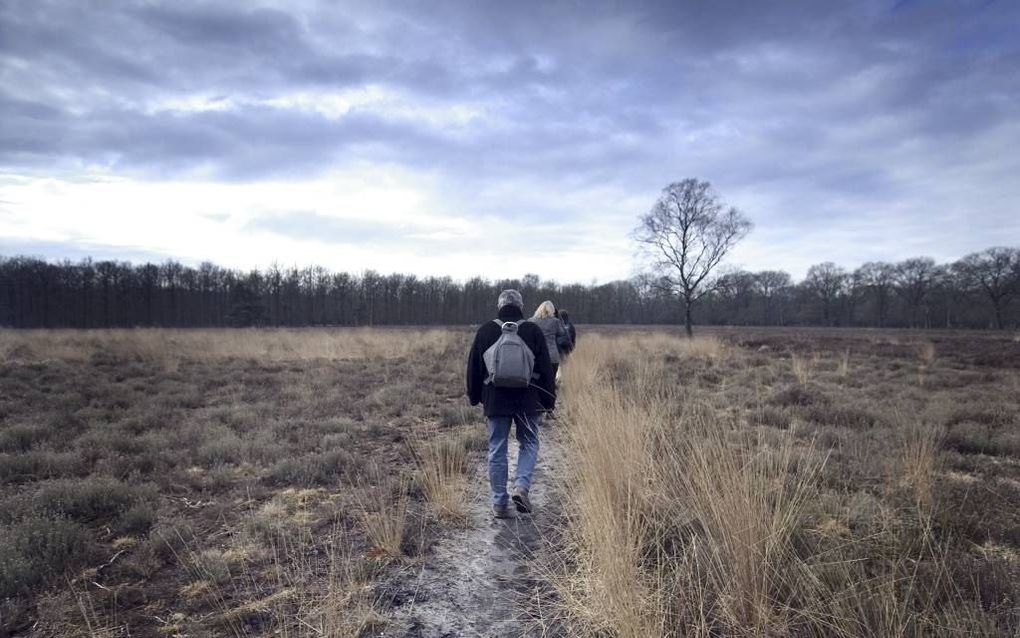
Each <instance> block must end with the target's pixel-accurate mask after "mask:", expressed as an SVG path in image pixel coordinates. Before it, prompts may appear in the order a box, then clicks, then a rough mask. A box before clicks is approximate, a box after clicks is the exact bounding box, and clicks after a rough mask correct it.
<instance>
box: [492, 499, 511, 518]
mask: <svg viewBox="0 0 1020 638" xmlns="http://www.w3.org/2000/svg"><path fill="white" fill-rule="evenodd" d="M492 517H493V518H513V517H514V513H513V510H511V509H510V504H509V503H504V504H502V505H493V506H492Z"/></svg>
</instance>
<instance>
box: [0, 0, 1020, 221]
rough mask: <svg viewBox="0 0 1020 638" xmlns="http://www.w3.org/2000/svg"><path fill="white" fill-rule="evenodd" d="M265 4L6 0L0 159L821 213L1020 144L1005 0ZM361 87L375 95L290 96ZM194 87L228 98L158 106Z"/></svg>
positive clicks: (42, 167)
mask: <svg viewBox="0 0 1020 638" xmlns="http://www.w3.org/2000/svg"><path fill="white" fill-rule="evenodd" d="M271 4H272V3H260V4H259V6H256V4H255V3H239V4H235V5H232V6H229V7H228V6H227V5H224V4H220V3H206V2H198V1H191V0H186V1H181V2H173V3H169V2H166V3H158V2H142V1H139V2H121V3H91V2H73V1H70V0H67V1H57V0H37V1H33V2H10V3H4V4H3V5H0V119H2V122H3V124H2V128H0V170H3V171H7V172H12V173H52V172H54V171H58V170H63V171H69V172H73V171H74V170H77V169H78V168H79V167H81V166H83V165H99V166H104V167H107V168H109V169H111V170H113V171H115V172H117V173H119V174H125V175H131V176H135V177H140V178H143V179H164V178H172V177H179V176H194V175H201V176H203V178H206V179H217V180H241V181H243V180H257V179H262V178H265V177H267V176H283V177H293V176H308V175H314V174H318V173H322V172H325V171H328V170H333V169H336V168H337V167H338V166H341V167H342V166H343V165H344V164H345V163H347V162H351V161H358V162H383V163H389V164H397V165H401V166H403V167H406V168H409V169H412V170H420V171H430V172H438V173H439V174H440V175H441V176H442V179H443V182H444V188H447V189H448V190H449V191H451V192H455V193H457V194H458V196H459V199H461V200H462V201H467V200H470V198H471V193H473V192H475V191H476V190H477V189H479V188H480V186H481V185H491V184H495V183H500V182H501V181H505V182H512V183H529V182H530V183H535V184H540V185H542V187H543V188H548V189H552V190H553V192H555V189H556V186H557V184H560V185H563V186H564V187H565V188H566V187H569V188H573V189H584V188H592V187H594V186H599V185H605V184H611V185H615V186H616V187H618V188H619V189H621V190H624V191H628V192H642V193H647V194H648V200H649V203H650V202H651V200H653V199H654V196H655V193H656V192H657V191H658V189H659V188H660V187H661V186H662V185H663V184H665V183H667V182H669V181H672V180H675V179H677V178H680V177H683V176H687V175H699V176H703V177H707V178H709V179H712V180H713V181H715V182H716V183H717V185H718V186H719V187H720V190H722V191H723V192H725V191H726V190H727V189H729V190H731V191H734V192H739V193H748V192H754V191H757V192H760V193H762V194H763V195H767V196H774V197H775V198H778V199H781V200H782V202H783V203H782V206H783V208H784V210H785V212H784V214H787V215H794V216H796V215H798V214H803V216H804V217H806V218H811V219H814V218H817V217H818V216H819V215H821V216H824V215H826V214H829V215H837V214H840V212H841V211H842V210H843V209H842V208H838V207H837V208H834V207H833V206H832V202H840V203H841V206H842V205H844V204H845V203H846V202H848V201H854V202H857V203H858V204H859V205H861V206H871V205H874V204H875V203H876V202H879V201H886V202H895V201H899V200H903V199H909V200H914V201H916V200H917V199H918V198H919V197H921V194H922V189H924V188H927V187H928V183H927V180H928V179H929V177H930V178H933V179H936V178H938V176H944V175H946V174H950V173H953V172H959V171H960V170H962V169H961V164H964V163H967V162H970V163H972V164H973V162H974V161H975V158H978V157H980V156H981V155H982V154H985V153H987V152H988V147H989V146H988V145H989V144H990V143H991V142H990V141H989V140H994V139H1000V140H1001V138H1002V136H1007V137H1008V138H1010V139H1011V140H1012V142H1013V146H1014V147H1015V144H1016V143H1017V142H1020V132H1018V130H1017V128H1016V127H1015V126H1010V124H1009V123H1010V122H1016V121H1018V119H1020V40H1018V39H1017V38H1016V37H1015V35H1014V33H1013V30H1014V29H1015V25H1016V24H1018V23H1020V4H1017V3H1016V2H1010V1H1008V0H999V1H993V2H984V1H981V2H977V1H975V2H969V1H966V0H959V1H956V0H943V1H935V2H919V1H915V2H893V1H891V0H890V1H879V0H866V1H865V2H853V3H829V2H817V1H816V0H794V1H790V2H783V3H759V2H752V3H748V2H744V1H738V0H722V1H713V0H699V1H696V2H682V3H681V2H672V1H670V0H653V1H647V2H639V3H629V2H628V3H625V2H615V1H609V0H606V1H604V2H591V3H588V2H586V3H583V4H579V3H575V2H537V1H536V2H523V3H477V2H467V1H463V2H437V3H419V2H410V1H408V2H397V3H378V2H370V1H365V2H347V3H343V4H342V5H340V4H334V3H331V2H325V1H324V2H321V3H301V4H300V5H298V6H299V7H300V8H294V6H292V5H291V4H289V3H284V2H280V3H278V4H277V5H276V7H275V8H273V7H272V6H270V5H271ZM366 87H372V88H373V90H378V91H381V92H382V93H383V94H384V95H386V96H389V97H388V98H387V99H389V100H390V101H389V102H386V101H385V100H384V103H381V104H377V103H373V102H370V103H368V104H355V105H353V106H352V107H351V108H350V109H349V110H347V111H346V112H339V113H334V114H329V115H327V114H325V113H323V112H317V111H315V110H314V109H313V110H309V109H307V108H298V105H295V104H293V103H288V102H287V101H286V100H283V101H281V98H288V97H294V96H299V95H302V94H305V95H308V96H311V97H308V98H307V99H311V100H314V99H315V96H316V95H321V94H324V93H336V92H343V91H357V90H360V89H365V88H366ZM189 99H191V100H207V101H219V107H220V108H219V110H216V109H211V108H207V109H204V110H203V109H202V108H194V109H191V110H188V109H185V108H177V109H174V108H170V107H172V106H173V105H174V104H178V105H179V104H180V103H181V101H187V100H189ZM168 105H169V106H168ZM458 109H459V110H458ZM461 111H465V112H467V113H468V115H464V116H463V117H461V116H458V115H457V114H458V113H459V112H461ZM458 118H459V119H458ZM1007 146H1008V145H1007ZM992 161H993V162H994V161H996V160H995V158H993V160H992ZM997 161H999V164H998V165H997V166H998V168H997V169H996V167H994V166H993V167H992V168H988V167H987V162H988V160H987V158H986V160H984V161H982V166H983V168H982V171H983V172H980V173H978V172H974V173H973V175H972V178H973V179H975V180H978V182H977V183H975V184H973V185H972V186H973V187H974V188H975V189H978V190H988V189H1000V190H1001V189H1004V188H1006V187H1005V186H1004V185H1003V184H1002V183H1001V182H999V181H996V180H997V179H998V175H999V173H1003V172H1008V170H1009V169H1010V168H1012V167H1013V166H1014V165H1015V164H1016V162H1015V161H1014V160H1011V159H1009V158H999V159H998V160H997ZM963 168H967V167H966V166H965V167H963ZM968 170H969V169H968ZM981 180H988V181H987V182H982V181H981ZM1011 194H1012V195H1013V196H1020V192H1012V193H1011ZM479 206H480V207H482V209H483V210H482V211H480V212H483V213H490V214H497V213H498V214H507V215H510V214H518V215H521V216H523V217H528V216H529V215H534V216H538V215H543V214H552V213H554V212H555V211H556V208H557V204H556V202H555V201H551V202H550V203H549V204H548V208H546V207H544V206H543V207H537V208H531V209H530V211H531V212H529V210H519V209H518V210H516V212H515V206H516V205H515V202H513V201H508V202H505V203H503V204H498V203H493V202H491V201H484V200H483V199H480V200H479ZM777 206H778V204H777ZM801 207H803V209H802V208H801ZM517 208H519V207H517ZM808 209H810V212H808ZM990 214H991V213H990ZM996 214H997V213H996Z"/></svg>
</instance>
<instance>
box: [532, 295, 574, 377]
mask: <svg viewBox="0 0 1020 638" xmlns="http://www.w3.org/2000/svg"><path fill="white" fill-rule="evenodd" d="M528 321H530V322H531V323H533V324H535V325H536V326H538V327H539V328H541V329H542V334H543V335H545V343H546V348H547V349H548V350H549V358H550V360H551V361H552V367H553V378H555V377H556V372H557V371H558V370H559V367H560V349H559V346H558V345H557V342H558V341H560V340H561V339H566V338H567V329H566V328H564V327H563V322H562V321H560V319H559V317H557V316H556V306H554V305H553V302H551V301H543V302H542V303H540V304H539V305H538V308H535V315H534V316H533V317H532V318H531V319H528Z"/></svg>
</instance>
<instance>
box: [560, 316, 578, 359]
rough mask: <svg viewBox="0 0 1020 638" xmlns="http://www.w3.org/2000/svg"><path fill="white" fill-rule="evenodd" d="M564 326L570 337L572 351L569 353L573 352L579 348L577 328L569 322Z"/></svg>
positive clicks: (564, 323)
mask: <svg viewBox="0 0 1020 638" xmlns="http://www.w3.org/2000/svg"><path fill="white" fill-rule="evenodd" d="M563 325H564V326H565V327H566V329H567V334H568V335H570V349H569V350H567V352H572V351H573V350H574V348H576V347H577V328H575V327H574V324H573V323H571V322H569V321H565V322H563Z"/></svg>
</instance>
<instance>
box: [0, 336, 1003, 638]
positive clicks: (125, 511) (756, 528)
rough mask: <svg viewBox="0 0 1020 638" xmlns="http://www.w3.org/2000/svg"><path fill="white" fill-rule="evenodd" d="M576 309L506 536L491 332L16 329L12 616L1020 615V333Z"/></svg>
mask: <svg viewBox="0 0 1020 638" xmlns="http://www.w3.org/2000/svg"><path fill="white" fill-rule="evenodd" d="M581 332H582V337H581V340H580V344H579V348H578V351H577V352H576V353H575V355H574V356H573V358H572V359H571V361H570V363H569V364H568V365H567V366H566V367H565V371H564V377H565V378H564V386H563V389H562V393H561V394H562V396H561V400H560V404H561V407H560V409H559V410H558V411H557V412H558V414H557V418H556V419H555V420H554V421H552V422H550V423H549V425H548V427H547V428H546V435H545V438H544V440H543V445H546V447H545V449H544V451H543V457H544V458H545V461H544V466H543V468H541V471H542V472H544V474H543V475H542V477H541V478H542V479H543V480H546V479H548V480H546V484H542V483H541V482H540V483H538V484H537V485H536V497H537V498H539V499H541V502H542V504H543V510H542V511H541V512H540V513H539V514H538V515H536V516H535V517H534V521H535V522H534V523H530V522H526V523H520V522H514V523H510V524H509V525H513V526H514V527H509V528H508V527H506V526H502V527H501V525H502V524H496V523H492V522H490V521H488V520H487V519H486V517H485V516H484V513H483V512H482V510H483V508H484V502H485V498H484V497H485V495H484V492H485V486H484V483H483V482H482V479H481V468H482V465H483V462H484V445H485V443H484V428H483V426H482V422H481V418H480V415H479V413H478V412H477V411H476V410H475V409H472V408H468V407H467V406H466V404H465V402H464V400H463V363H464V359H465V356H466V351H467V346H468V343H469V339H470V336H471V335H470V331H468V330H465V329H450V330H412V329H374V330H360V329H354V330H326V329H322V330H318V329H309V330H293V331H254V330H237V331H229V330H225V331H163V330H138V331H130V330H127V331H109V332H100V331H96V332H9V331H8V332H0V500H2V504H0V601H2V603H0V635H18V636H22V635H24V636H73V635H81V636H121V635H125V636H126V635H131V636H149V635H153V636H156V635H159V636H175V635H176V636H192V637H194V636H221V635H228V636H256V635H283V636H358V635H366V636H367V635H386V636H432V635H441V634H440V633H433V632H432V627H433V626H432V625H429V622H431V621H429V620H428V618H425V617H424V616H420V614H419V611H416V610H421V609H427V608H428V606H429V605H432V606H433V608H434V609H440V610H442V609H458V610H460V611H458V613H463V614H467V615H470V614H474V613H478V614H484V613H489V614H491V613H493V612H492V611H491V609H492V606H491V605H489V606H486V605H485V604H484V601H479V602H478V603H477V604H475V605H474V606H471V605H468V606H466V607H455V606H447V607H444V606H443V604H444V596H448V597H449V596H452V594H449V593H444V591H445V590H452V589H456V588H454V587H453V585H456V584H457V583H456V582H450V583H449V586H447V587H445V588H444V587H443V583H444V579H447V580H451V581H456V580H464V579H465V578H469V577H473V576H477V575H478V570H480V571H481V573H483V574H484V573H485V572H486V571H487V570H494V569H496V568H497V567H498V568H499V569H500V570H504V569H505V570H506V571H507V572H508V573H512V574H518V576H516V577H515V578H518V581H515V583H514V586H513V587H511V589H512V590H513V592H512V593H513V596H512V598H513V600H512V601H510V602H509V603H507V604H506V605H502V606H499V607H498V609H499V611H500V613H504V612H505V613H507V614H511V615H513V622H511V623H509V624H508V625H507V626H501V628H500V630H499V631H498V632H492V635H500V636H504V635H506V636H510V635H571V636H584V635H591V636H605V635H609V636H625V637H630V636H633V637H638V636H642V637H643V636H667V635H677V636H680V635H706V636H707V635H757V636H771V635H775V636H829V635H837V636H839V635H843V636H885V635H902V636H928V635H961V634H962V635H988V636H999V635H1003V636H1010V635H1016V633H1017V632H1018V631H1020V611H1018V609H1020V416H1018V415H1020V339H1017V338H1016V337H1014V336H1013V335H1009V334H1004V333H998V334H997V333H978V332H958V333H949V332H928V333H920V332H917V333H911V332H903V331H884V332H878V331H837V330H797V331H795V330H750V329H748V330H738V329H734V330H706V331H703V333H702V336H700V337H699V338H698V339H696V340H694V341H686V340H684V339H682V338H680V337H679V333H678V332H677V331H673V330H665V329H662V330H638V329H626V328H591V329H585V328H582V330H581ZM528 525H531V527H527V526H528ZM508 529H510V530H512V532H513V533H512V534H507V533H506V530H508ZM510 537H512V538H510ZM508 538H509V540H508ZM521 539H525V540H526V541H527V542H526V543H522V542H521ZM492 545H494V546H496V547H497V548H499V547H504V548H507V549H506V551H507V552H512V556H510V558H509V559H507V560H508V561H509V563H508V564H497V563H498V560H499V559H498V558H497V557H494V556H493V552H492V551H491V546H492ZM524 545H527V547H524ZM479 561H480V562H479ZM472 570H475V571H472ZM521 574H523V575H521ZM472 575H473V576H472ZM423 583H424V584H423ZM430 587H431V589H430ZM457 591H459V590H457ZM493 591H494V592H495V590H493ZM488 593H492V592H487V595H488ZM446 602H451V601H446ZM452 602H456V601H452ZM452 602H451V604H452ZM487 610H488V611H487ZM438 615H442V614H438ZM433 620H435V619H433ZM440 620H441V619H440ZM440 620H435V622H440ZM483 624H484V623H483ZM469 626H470V627H475V628H476V629H474V630H472V631H476V632H479V633H482V631H481V630H478V629H477V626H478V623H473V624H472V623H465V624H464V625H462V627H469ZM451 635H471V634H469V633H468V630H467V629H462V630H460V633H456V632H455V633H453V634H451Z"/></svg>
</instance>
